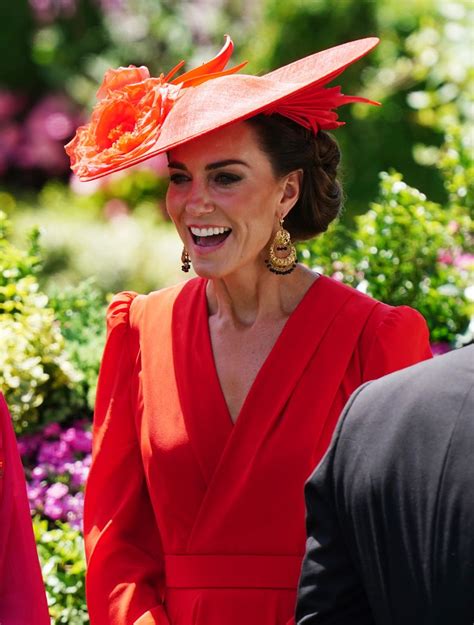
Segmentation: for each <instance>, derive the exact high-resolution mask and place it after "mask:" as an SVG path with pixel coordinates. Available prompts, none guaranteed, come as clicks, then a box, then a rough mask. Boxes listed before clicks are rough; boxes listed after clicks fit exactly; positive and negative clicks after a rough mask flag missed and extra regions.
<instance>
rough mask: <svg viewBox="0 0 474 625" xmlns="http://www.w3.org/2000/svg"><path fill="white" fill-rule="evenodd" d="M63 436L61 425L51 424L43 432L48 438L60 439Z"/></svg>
mask: <svg viewBox="0 0 474 625" xmlns="http://www.w3.org/2000/svg"><path fill="white" fill-rule="evenodd" d="M60 434H61V426H60V425H59V423H49V424H48V425H47V426H46V427H45V428H44V430H43V436H44V437H46V438H54V437H58V436H59V435H60Z"/></svg>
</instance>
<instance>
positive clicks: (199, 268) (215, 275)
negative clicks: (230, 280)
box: [192, 263, 232, 280]
mask: <svg viewBox="0 0 474 625" xmlns="http://www.w3.org/2000/svg"><path fill="white" fill-rule="evenodd" d="M192 267H193V269H194V273H195V274H196V275H197V276H199V277H200V278H207V279H208V280H218V279H221V278H225V277H226V276H228V275H229V274H230V273H232V272H231V271H229V270H227V271H226V270H225V269H223V268H219V267H216V266H215V265H214V266H213V265H212V264H209V265H207V266H206V263H196V264H194V263H192Z"/></svg>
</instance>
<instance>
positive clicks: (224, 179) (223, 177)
mask: <svg viewBox="0 0 474 625" xmlns="http://www.w3.org/2000/svg"><path fill="white" fill-rule="evenodd" d="M214 180H215V181H216V182H217V184H219V185H222V186H224V187H227V186H229V185H231V184H233V183H234V182H239V180H242V178H241V176H238V175H237V174H231V173H228V172H219V173H218V174H216V175H215V176H214Z"/></svg>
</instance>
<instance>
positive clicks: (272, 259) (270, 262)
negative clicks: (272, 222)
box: [265, 219, 297, 276]
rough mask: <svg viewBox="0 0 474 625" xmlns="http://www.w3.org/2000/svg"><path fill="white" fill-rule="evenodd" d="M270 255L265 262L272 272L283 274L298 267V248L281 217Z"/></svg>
mask: <svg viewBox="0 0 474 625" xmlns="http://www.w3.org/2000/svg"><path fill="white" fill-rule="evenodd" d="M268 256H269V258H267V260H266V261H265V264H266V266H267V269H268V270H269V271H271V272H272V273H276V274H279V275H281V276H282V275H286V274H288V273H291V272H292V271H293V269H294V268H295V267H296V260H297V258H296V249H295V246H294V245H293V243H292V242H291V236H290V233H289V232H288V230H285V229H284V228H283V219H280V228H279V230H278V231H277V233H276V234H275V237H274V239H273V241H272V244H271V245H270V250H269V252H268Z"/></svg>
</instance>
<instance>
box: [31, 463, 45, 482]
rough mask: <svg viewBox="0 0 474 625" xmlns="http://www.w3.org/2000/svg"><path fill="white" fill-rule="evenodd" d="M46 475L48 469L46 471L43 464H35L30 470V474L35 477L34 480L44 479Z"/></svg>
mask: <svg viewBox="0 0 474 625" xmlns="http://www.w3.org/2000/svg"><path fill="white" fill-rule="evenodd" d="M47 475H48V471H46V469H45V466H44V465H39V466H36V467H35V468H34V469H33V470H32V471H31V476H32V477H33V478H34V479H35V480H39V481H41V480H44V478H45V477H47Z"/></svg>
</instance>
